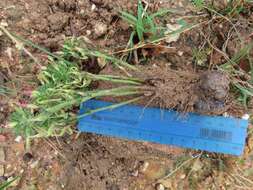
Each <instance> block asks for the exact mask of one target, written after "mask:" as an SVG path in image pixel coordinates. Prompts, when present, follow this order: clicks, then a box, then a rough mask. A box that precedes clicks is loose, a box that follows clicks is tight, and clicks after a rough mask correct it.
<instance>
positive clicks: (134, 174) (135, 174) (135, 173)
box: [131, 170, 139, 177]
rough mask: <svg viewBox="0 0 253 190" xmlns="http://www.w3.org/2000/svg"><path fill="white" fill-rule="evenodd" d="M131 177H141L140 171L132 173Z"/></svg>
mask: <svg viewBox="0 0 253 190" xmlns="http://www.w3.org/2000/svg"><path fill="white" fill-rule="evenodd" d="M131 175H132V176H134V177H137V176H138V175H139V171H138V170H136V171H134V172H133V173H131Z"/></svg>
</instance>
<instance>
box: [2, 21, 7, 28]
mask: <svg viewBox="0 0 253 190" xmlns="http://www.w3.org/2000/svg"><path fill="white" fill-rule="evenodd" d="M0 25H1V26H3V27H7V26H8V23H7V22H6V21H2V22H1V23H0Z"/></svg>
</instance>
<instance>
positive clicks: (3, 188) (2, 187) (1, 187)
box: [0, 176, 19, 190]
mask: <svg viewBox="0 0 253 190" xmlns="http://www.w3.org/2000/svg"><path fill="white" fill-rule="evenodd" d="M18 178H19V177H18V176H17V177H15V178H13V179H12V180H10V181H6V182H4V183H2V184H0V190H6V188H8V187H10V185H11V184H12V183H13V182H14V181H16V180H17V179H18Z"/></svg>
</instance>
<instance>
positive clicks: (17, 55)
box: [0, 0, 253, 190]
mask: <svg viewBox="0 0 253 190" xmlns="http://www.w3.org/2000/svg"><path fill="white" fill-rule="evenodd" d="M148 3H149V7H148V9H149V10H150V11H152V12H155V11H157V10H158V9H160V8H177V10H178V14H177V15H167V16H165V17H164V18H163V19H162V20H161V21H160V22H161V23H163V24H164V25H166V24H168V23H172V24H175V20H176V18H185V19H186V21H187V22H189V23H199V22H202V21H206V23H205V24H203V25H201V26H200V27H197V28H196V29H194V30H191V31H188V32H185V33H183V34H181V35H180V37H179V39H178V40H177V41H176V42H171V43H169V44H166V45H168V46H170V47H172V48H173V50H169V51H163V50H164V49H163V48H160V49H153V50H151V51H150V49H152V48H150V46H149V47H148V48H147V47H146V48H143V50H142V51H141V54H140V52H137V53H138V54H139V56H140V57H141V56H143V54H145V55H146V54H147V55H148V56H147V57H148V59H147V61H146V62H145V63H142V62H141V63H138V64H139V65H137V67H139V68H140V70H141V71H142V72H141V73H137V76H138V77H141V78H143V79H145V81H146V84H147V85H148V86H149V88H150V89H152V94H151V95H149V96H147V99H148V100H145V102H144V104H145V105H146V104H148V105H155V106H160V107H166V108H175V109H177V110H179V111H182V112H188V111H194V112H199V113H204V114H214V115H218V114H223V113H227V114H228V115H233V116H237V117H241V116H242V115H244V114H245V112H248V113H252V107H249V109H248V110H246V109H245V108H244V107H243V106H242V105H240V104H237V103H236V101H235V98H234V96H233V94H230V93H229V90H230V88H229V87H230V79H229V78H228V76H227V75H226V74H224V73H221V72H220V71H217V69H216V66H217V65H220V64H222V63H224V62H225V61H226V58H224V56H222V55H221V54H220V53H219V52H218V51H215V50H212V51H211V52H210V53H208V56H207V58H205V59H203V60H202V59H201V60H200V61H199V60H196V59H197V58H196V57H197V56H193V49H194V48H195V49H197V50H203V51H204V50H205V51H207V48H206V46H207V45H208V44H209V43H208V40H209V42H210V43H211V44H212V46H214V47H217V48H219V49H225V50H226V53H227V55H228V56H230V57H231V56H232V55H233V54H234V53H235V52H237V51H238V50H239V49H240V48H241V47H242V46H243V45H244V44H247V43H248V42H250V41H251V38H252V33H253V29H252V28H253V27H252V23H253V22H252V21H253V16H252V15H253V14H252V6H250V5H249V7H247V10H248V12H246V13H244V14H240V15H238V16H237V18H236V20H238V21H236V22H235V24H236V27H237V32H239V33H240V35H241V38H242V40H243V42H244V43H239V41H238V38H237V34H236V32H235V31H233V27H232V26H231V24H230V23H229V22H227V21H226V20H223V19H222V18H221V19H217V20H214V21H213V22H208V21H209V20H210V17H209V16H210V15H204V16H203V15H201V14H200V15H198V14H197V15H195V16H193V18H190V17H189V16H190V15H192V14H193V13H194V12H196V10H195V8H194V7H193V6H192V4H191V3H190V2H189V1H186V0H179V1H167V0H162V1H154V0H150V1H148ZM220 6H221V5H220ZM222 6H223V5H222ZM136 9H137V1H132V0H130V1H129V0H121V1H120V0H113V1H112V0H1V1H0V22H1V23H2V24H3V23H4V25H8V26H7V28H8V30H9V31H11V32H13V33H16V34H18V35H20V36H23V37H24V38H25V39H29V40H31V41H33V42H34V43H37V44H39V45H41V46H43V47H46V48H48V49H49V50H50V51H52V52H56V51H57V50H59V48H60V47H61V46H62V44H63V41H64V39H65V38H66V37H72V36H85V37H86V38H87V39H89V40H90V41H91V42H92V44H94V45H95V46H97V47H98V48H103V49H108V51H109V52H114V51H118V50H122V49H124V48H125V46H126V44H127V42H128V39H129V35H130V33H131V28H130V27H129V26H128V25H127V24H126V23H124V22H123V21H122V20H121V19H120V17H119V13H118V11H119V10H125V11H133V10H136ZM133 12H135V11H133ZM188 17H189V18H190V19H189V20H188ZM207 39H208V40H207ZM162 45H163V44H162ZM161 47H163V46H161ZM27 48H28V50H29V51H30V52H32V54H33V55H34V56H35V57H36V58H38V59H39V60H40V65H39V64H35V63H34V62H33V61H31V60H30V58H29V57H28V56H27V55H26V54H25V53H24V52H18V51H17V50H16V49H15V48H14V46H13V43H12V42H11V41H10V40H9V39H8V38H7V37H6V36H5V35H3V34H1V33H0V63H1V64H0V85H2V84H4V85H5V86H8V87H10V88H12V89H13V88H14V89H16V90H18V93H14V94H11V95H10V98H8V97H5V96H0V106H1V107H0V127H1V128H0V130H1V134H0V149H1V150H4V153H5V157H4V161H2V160H1V159H0V165H3V166H4V172H3V173H1V174H0V181H1V180H2V181H5V180H6V179H8V178H11V177H14V176H20V177H21V178H20V179H19V180H17V181H16V182H15V183H14V184H13V186H12V187H11V188H10V189H24V190H29V189H31V190H32V189H38V190H44V189H51V190H58V189H67V190H70V189H75V190H79V189H80V190H81V189H82V190H84V189H89V190H107V189H108V190H154V189H158V187H160V189H162V187H161V186H160V183H161V184H162V186H164V187H165V188H166V189H218V188H221V189H237V187H238V186H240V187H242V189H243V188H244V187H245V189H250V188H251V186H250V185H251V183H252V182H251V181H250V182H251V183H250V182H249V181H247V180H246V181H243V182H241V181H240V180H239V182H238V180H237V181H236V182H235V181H234V180H233V179H234V178H235V179H238V176H237V175H238V173H235V172H238V171H239V175H240V176H246V177H247V179H248V178H249V179H252V169H251V168H253V166H252V163H253V161H252V159H253V154H252V149H253V148H252V144H253V143H252V140H251V139H252V138H250V136H249V138H248V140H247V146H246V149H245V154H244V156H243V157H241V158H240V160H239V161H238V160H237V161H234V160H233V159H231V157H228V159H229V160H232V165H234V166H238V162H243V164H240V163H239V169H240V170H238V168H236V169H234V168H235V167H233V171H232V172H231V171H229V173H228V172H227V170H220V169H217V168H218V166H220V165H222V163H219V164H220V165H219V164H218V163H217V162H223V161H224V160H222V159H221V156H220V155H213V154H210V153H205V154H204V156H206V159H203V158H201V159H199V162H194V164H192V165H190V168H183V169H182V170H180V171H178V172H177V173H176V174H175V176H173V177H172V178H170V179H166V180H164V181H163V182H161V181H159V183H158V180H159V179H161V178H163V177H164V176H165V175H166V174H168V173H170V172H171V171H173V170H174V169H175V166H176V165H177V164H178V163H181V162H180V161H181V160H184V159H186V158H187V159H189V158H192V157H191V156H194V155H195V154H198V152H196V151H189V150H184V149H180V148H175V147H170V146H160V145H156V144H151V143H144V142H131V141H126V140H120V139H116V138H109V137H102V136H98V135H92V134H81V135H79V136H78V135H72V136H64V137H61V138H50V139H43V140H41V139H37V140H35V141H34V142H33V144H32V146H31V149H30V150H29V151H30V153H29V154H27V151H26V150H25V142H24V139H22V138H19V137H18V138H16V137H15V136H14V135H13V134H12V133H10V132H9V128H8V126H7V118H8V116H9V113H10V112H11V111H12V110H13V107H14V105H16V104H17V102H18V103H20V102H21V103H25V102H27V101H29V98H28V95H27V92H29V91H31V90H32V89H34V88H35V86H36V85H37V83H36V74H37V73H38V70H39V69H40V67H41V65H44V64H45V63H44V62H46V61H45V60H46V56H45V55H44V54H42V53H41V52H39V51H38V50H34V49H32V48H29V47H27ZM133 63H135V64H137V62H136V61H133ZM248 65H249V63H248V62H247V61H246V60H242V61H241V63H240V65H239V66H240V67H241V69H244V70H247V69H248ZM89 67H93V66H92V65H91V66H89ZM108 70H110V68H106V69H105V70H104V71H103V72H107V71H108ZM96 72H98V71H96ZM111 72H113V71H110V72H107V73H111ZM150 96H152V97H151V98H150ZM114 101H115V100H114ZM251 105H252V103H251ZM250 109H251V110H250ZM250 129H252V127H250ZM2 131H3V132H2ZM189 155H190V156H189ZM225 157H226V156H225ZM226 158H227V157H226ZM191 167H192V168H193V169H191ZM213 168H215V169H213ZM241 170H242V171H243V172H244V173H243V174H242V171H241ZM192 173H193V174H192ZM191 174H192V175H191ZM231 178H232V180H231ZM240 179H241V178H240ZM241 180H242V179H241ZM195 183H197V185H196V184H195ZM248 183H249V184H248ZM194 184H195V185H194ZM231 184H232V185H231Z"/></svg>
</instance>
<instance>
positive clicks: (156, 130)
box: [78, 100, 248, 155]
mask: <svg viewBox="0 0 253 190" xmlns="http://www.w3.org/2000/svg"><path fill="white" fill-rule="evenodd" d="M109 105H112V103H109V102H104V101H98V100H90V101H88V102H85V103H84V104H83V105H81V109H80V114H83V113H85V112H87V111H88V110H92V109H97V108H100V107H104V106H109ZM162 112H163V114H162V116H161V110H160V109H159V108H145V110H143V107H141V106H134V105H126V106H122V107H119V108H116V109H113V110H105V111H101V112H97V113H94V114H92V115H89V116H87V117H84V118H81V119H80V120H79V124H78V128H79V130H80V131H82V132H91V133H97V134H102V135H108V136H113V137H120V138H125V139H130V140H137V141H150V142H156V143H161V144H170V145H175V146H180V147H185V148H192V149H199V150H206V151H212V152H220V153H226V154H233V155H240V154H241V153H242V152H243V148H244V144H245V138H246V132H247V126H248V121H247V120H242V119H236V118H224V117H220V116H204V115H197V114H192V113H190V114H187V116H185V117H183V118H182V117H180V115H179V114H178V113H177V112H175V111H172V110H163V111H162Z"/></svg>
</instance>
